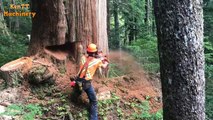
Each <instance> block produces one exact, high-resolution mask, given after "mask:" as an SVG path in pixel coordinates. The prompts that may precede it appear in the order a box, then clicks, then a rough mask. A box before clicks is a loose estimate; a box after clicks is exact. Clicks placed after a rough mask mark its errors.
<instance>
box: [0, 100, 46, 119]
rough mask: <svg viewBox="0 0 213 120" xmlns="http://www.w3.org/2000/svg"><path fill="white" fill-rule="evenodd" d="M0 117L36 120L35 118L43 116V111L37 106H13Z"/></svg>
mask: <svg viewBox="0 0 213 120" xmlns="http://www.w3.org/2000/svg"><path fill="white" fill-rule="evenodd" d="M0 115H7V116H20V118H18V119H21V120H34V118H35V116H41V115H42V109H41V107H40V106H39V105H36V104H28V105H24V104H12V105H10V106H8V107H7V109H6V111H5V112H4V113H1V114H0Z"/></svg>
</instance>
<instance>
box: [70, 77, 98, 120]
mask: <svg viewBox="0 0 213 120" xmlns="http://www.w3.org/2000/svg"><path fill="white" fill-rule="evenodd" d="M87 82H88V81H87ZM83 90H84V91H85V92H86V94H87V96H88V98H89V103H90V108H89V113H90V116H89V119H90V120H98V112H97V111H98V105H97V103H98V102H97V98H96V93H95V90H94V88H93V86H92V85H91V83H85V82H84V80H83ZM81 93H82V92H81V90H79V89H78V87H75V88H74V93H73V94H74V95H75V98H78V97H79V96H80V94H81Z"/></svg>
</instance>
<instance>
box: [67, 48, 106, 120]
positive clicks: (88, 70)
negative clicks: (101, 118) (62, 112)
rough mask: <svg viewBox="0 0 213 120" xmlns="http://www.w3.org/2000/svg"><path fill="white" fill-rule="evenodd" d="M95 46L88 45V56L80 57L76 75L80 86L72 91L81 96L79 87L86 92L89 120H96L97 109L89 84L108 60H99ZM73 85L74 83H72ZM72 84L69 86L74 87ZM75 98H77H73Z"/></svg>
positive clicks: (94, 94)
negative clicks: (88, 103)
mask: <svg viewBox="0 0 213 120" xmlns="http://www.w3.org/2000/svg"><path fill="white" fill-rule="evenodd" d="M97 53H98V50H97V46H96V45H95V44H89V45H88V47H87V54H88V56H82V58H81V61H80V70H79V73H78V78H77V79H76V83H82V84H81V85H79V84H78V89H77V90H74V92H78V93H80V94H81V92H79V91H81V90H79V89H81V88H79V87H81V86H82V89H83V90H84V91H85V92H86V94H87V96H88V98H89V102H90V111H89V112H90V116H89V119H90V120H98V113H97V110H98V107H97V98H96V93H95V90H94V88H93V86H92V84H91V80H92V79H93V76H94V74H95V71H96V70H97V69H98V68H100V67H103V68H106V67H107V66H108V60H106V59H99V58H102V57H97V56H98V54H97ZM74 84H75V82H74ZM74 84H73V82H71V86H74ZM75 97H77V96H75Z"/></svg>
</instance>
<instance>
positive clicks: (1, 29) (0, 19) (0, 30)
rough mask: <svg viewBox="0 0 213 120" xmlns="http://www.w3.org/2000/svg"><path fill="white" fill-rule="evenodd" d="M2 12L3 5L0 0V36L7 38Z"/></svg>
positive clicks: (7, 33)
mask: <svg viewBox="0 0 213 120" xmlns="http://www.w3.org/2000/svg"><path fill="white" fill-rule="evenodd" d="M3 11H4V7H3V3H2V0H0V34H1V35H8V36H9V32H8V28H7V25H6V23H5V21H4V16H3Z"/></svg>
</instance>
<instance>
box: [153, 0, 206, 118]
mask: <svg viewBox="0 0 213 120" xmlns="http://www.w3.org/2000/svg"><path fill="white" fill-rule="evenodd" d="M154 7H155V16H156V24H157V34H158V45H159V46H158V47H159V56H160V71H161V82H162V93H163V111H164V112H163V116H164V120H205V106H204V105H205V104H204V103H205V78H204V52H203V10H202V0H155V1H154Z"/></svg>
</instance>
